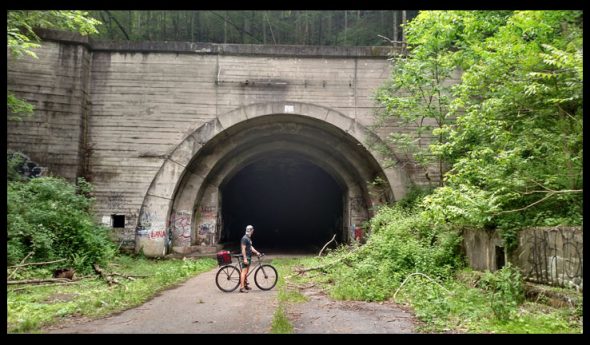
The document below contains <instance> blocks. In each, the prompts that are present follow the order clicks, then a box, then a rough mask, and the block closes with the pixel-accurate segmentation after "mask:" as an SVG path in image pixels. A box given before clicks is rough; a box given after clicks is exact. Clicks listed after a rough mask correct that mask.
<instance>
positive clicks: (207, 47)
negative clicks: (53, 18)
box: [37, 29, 406, 59]
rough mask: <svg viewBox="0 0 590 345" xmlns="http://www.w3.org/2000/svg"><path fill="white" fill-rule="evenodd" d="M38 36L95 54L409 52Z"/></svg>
mask: <svg viewBox="0 0 590 345" xmlns="http://www.w3.org/2000/svg"><path fill="white" fill-rule="evenodd" d="M37 35H38V36H39V37H40V38H42V39H44V40H49V41H58V42H70V43H77V44H83V45H86V46H87V47H88V48H89V49H90V50H94V51H114V52H136V53H150V52H152V53H154V52H169V53H189V54H205V55H210V54H213V55H265V56H288V57H321V58H330V57H337V58H356V57H362V58H378V59H383V58H387V57H389V56H390V55H392V54H400V53H403V52H405V49H406V44H405V43H404V42H395V45H394V46H364V47H342V46H310V45H270V44H217V43H201V42H168V41H137V42H134V41H121V42H119V41H106V40H94V39H92V38H89V37H86V36H82V35H80V34H78V33H74V32H68V31H60V30H52V29H39V30H37Z"/></svg>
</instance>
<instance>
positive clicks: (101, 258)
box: [7, 177, 115, 272]
mask: <svg viewBox="0 0 590 345" xmlns="http://www.w3.org/2000/svg"><path fill="white" fill-rule="evenodd" d="M79 182H80V184H79V187H78V186H75V185H73V184H71V183H69V182H67V181H65V180H63V179H61V178H55V177H40V178H36V179H32V180H30V181H24V182H23V181H9V183H8V247H7V258H8V264H9V265H11V264H17V263H19V262H20V261H21V260H22V259H23V258H24V257H25V256H26V255H27V254H28V253H29V252H34V254H33V255H32V256H31V257H30V258H29V259H28V260H29V261H50V260H56V259H67V262H66V263H65V264H68V265H70V266H71V267H74V268H76V269H77V270H78V271H80V272H87V271H89V270H90V269H91V267H92V266H91V265H92V264H93V263H95V262H96V263H105V262H106V261H107V260H108V259H110V258H112V256H113V255H114V253H115V247H114V244H113V243H112V242H111V241H110V240H109V238H108V234H107V229H106V228H104V227H102V226H100V225H97V224H95V223H94V221H93V219H92V216H91V215H90V213H89V211H90V208H91V205H92V199H90V198H88V197H87V196H86V195H84V193H87V192H88V187H89V184H88V183H86V182H85V181H83V180H80V181H79ZM82 192H84V193H82ZM60 265H64V263H60Z"/></svg>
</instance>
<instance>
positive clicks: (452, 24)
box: [376, 11, 583, 239]
mask: <svg viewBox="0 0 590 345" xmlns="http://www.w3.org/2000/svg"><path fill="white" fill-rule="evenodd" d="M582 18H583V16H582V12H581V11H423V12H420V13H419V15H418V16H417V17H416V18H415V19H414V20H412V21H411V22H410V23H409V24H408V25H407V27H406V37H407V42H408V47H409V54H408V56H404V57H393V58H392V60H393V62H394V65H395V66H396V67H395V68H394V73H393V74H392V78H391V82H390V83H389V84H388V85H387V86H385V87H384V88H382V89H381V90H379V91H378V92H377V94H376V99H377V101H378V102H379V104H380V105H381V106H382V107H383V112H382V113H380V116H381V120H382V121H384V122H387V121H388V120H393V119H397V120H403V121H406V122H410V123H414V124H415V125H416V126H417V128H418V132H417V133H415V134H414V135H413V136H410V137H407V138H401V137H399V135H394V134H392V135H391V139H392V141H391V142H392V144H394V145H397V147H398V150H400V151H401V152H406V153H407V154H413V155H414V156H418V157H421V156H425V157H428V156H432V157H434V158H437V159H438V160H439V164H438V168H439V169H438V170H439V171H440V172H441V173H444V176H443V182H444V186H442V187H441V188H437V189H436V190H435V191H434V193H433V194H432V195H430V196H428V197H427V198H426V199H425V205H426V206H427V208H428V209H429V214H430V216H431V220H430V221H431V222H432V223H435V224H454V225H457V226H459V225H465V226H472V227H478V228H489V229H501V230H507V231H503V234H506V235H508V237H510V236H513V235H514V232H513V231H512V232H511V230H514V229H518V228H521V227H525V226H553V225H580V224H581V223H582V190H583V181H582V162H583V157H582V154H583V150H582V120H583V108H582V104H583V102H582V99H583V97H582V84H583V66H582V55H583V54H582V44H583V36H582ZM454 72H458V73H459V72H460V79H459V80H456V81H451V80H449V78H451V77H452V76H453V73H454ZM428 119H433V120H434V126H432V124H430V123H428V121H427V120H428ZM427 139H429V140H427ZM425 140H426V142H425ZM428 142H430V145H427V143H428ZM404 143H405V144H404ZM400 145H402V146H400ZM404 145H405V146H404ZM412 145H413V146H419V147H414V148H412ZM404 148H406V150H405V151H404ZM420 148H421V150H418V149H420ZM421 162H423V163H428V161H426V160H422V161H421ZM443 163H444V164H443ZM443 166H445V167H446V168H445V169H443ZM424 167H426V165H424ZM508 239H509V238H508Z"/></svg>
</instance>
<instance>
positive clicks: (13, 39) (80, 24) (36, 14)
mask: <svg viewBox="0 0 590 345" xmlns="http://www.w3.org/2000/svg"><path fill="white" fill-rule="evenodd" d="M99 24H100V21H98V20H96V19H94V18H91V17H89V15H88V12H84V11H28V10H24V11H8V20H7V41H8V51H9V52H10V53H11V54H12V55H13V56H15V57H19V56H22V55H29V56H32V57H37V55H36V54H35V53H34V52H33V49H34V48H37V47H39V37H38V36H37V35H36V34H35V31H34V29H36V28H51V29H62V30H67V31H75V32H79V33H80V34H82V35H89V34H95V33H98V31H97V29H96V26H97V25H99Z"/></svg>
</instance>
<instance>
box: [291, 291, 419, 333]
mask: <svg viewBox="0 0 590 345" xmlns="http://www.w3.org/2000/svg"><path fill="white" fill-rule="evenodd" d="M301 293H302V294H304V295H306V296H307V297H308V298H309V300H308V301H307V302H305V303H301V304H291V305H289V307H288V310H287V317H288V318H289V320H290V321H291V323H292V325H293V333H319V334H327V333H332V334H344V333H346V334H352V333H354V334H358V333H363V334H375V333H390V334H401V333H415V329H416V324H417V321H416V320H415V318H414V316H413V315H412V314H411V313H409V312H408V311H405V310H403V309H402V308H401V307H400V306H398V305H396V304H394V303H391V302H383V303H374V302H371V303H369V302H360V301H334V300H331V299H330V298H329V297H327V296H326V295H325V294H324V293H322V292H321V291H319V290H316V289H307V290H303V291H301Z"/></svg>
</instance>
